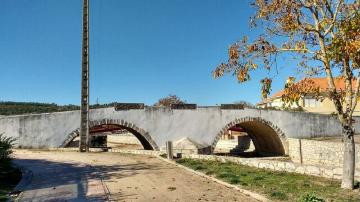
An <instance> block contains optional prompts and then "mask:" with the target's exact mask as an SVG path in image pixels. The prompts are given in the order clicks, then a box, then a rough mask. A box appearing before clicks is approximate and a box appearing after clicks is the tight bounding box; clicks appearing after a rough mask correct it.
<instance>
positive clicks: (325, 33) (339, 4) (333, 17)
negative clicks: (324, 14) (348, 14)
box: [324, 0, 343, 36]
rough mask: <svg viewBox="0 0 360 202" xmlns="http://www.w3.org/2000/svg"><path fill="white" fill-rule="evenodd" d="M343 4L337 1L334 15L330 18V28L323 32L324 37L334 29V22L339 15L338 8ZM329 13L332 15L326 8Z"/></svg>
mask: <svg viewBox="0 0 360 202" xmlns="http://www.w3.org/2000/svg"><path fill="white" fill-rule="evenodd" d="M342 3H343V0H339V3H338V4H337V6H336V8H335V12H334V14H333V15H332V16H331V17H332V22H331V25H330V27H328V28H327V29H326V30H325V32H324V36H326V35H327V34H328V33H329V32H330V31H331V30H332V29H333V28H334V25H335V21H336V18H337V15H338V13H339V9H340V6H341V4H342ZM328 10H329V12H330V13H332V11H331V8H328Z"/></svg>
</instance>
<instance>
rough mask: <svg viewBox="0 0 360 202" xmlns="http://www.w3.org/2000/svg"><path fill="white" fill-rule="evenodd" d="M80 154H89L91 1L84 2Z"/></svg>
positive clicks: (85, 0)
mask: <svg viewBox="0 0 360 202" xmlns="http://www.w3.org/2000/svg"><path fill="white" fill-rule="evenodd" d="M79 149H80V152H89V0H83V30H82V59H81V106H80V145H79Z"/></svg>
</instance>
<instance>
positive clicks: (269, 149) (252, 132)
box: [211, 117, 288, 155]
mask: <svg viewBox="0 0 360 202" xmlns="http://www.w3.org/2000/svg"><path fill="white" fill-rule="evenodd" d="M235 125H238V126H240V127H242V128H243V129H245V131H246V132H247V133H248V135H249V136H250V137H251V139H252V141H253V143H254V146H255V149H256V150H257V152H259V153H263V154H273V155H286V154H288V149H287V148H288V147H287V141H286V136H285V134H284V133H283V132H282V131H281V129H280V128H279V127H277V126H276V125H274V124H273V123H271V122H270V121H267V120H265V119H263V118H260V117H244V118H239V119H235V120H234V121H231V122H230V123H228V124H227V125H225V126H224V127H223V128H222V129H221V131H220V132H219V133H218V134H217V135H216V137H215V139H214V141H213V143H212V145H211V151H214V149H215V146H216V144H217V142H218V141H219V139H220V138H221V136H222V135H223V134H225V133H226V132H227V131H228V130H229V129H230V128H231V127H233V126H235Z"/></svg>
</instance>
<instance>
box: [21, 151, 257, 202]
mask: <svg viewBox="0 0 360 202" xmlns="http://www.w3.org/2000/svg"><path fill="white" fill-rule="evenodd" d="M15 158H16V160H15V162H16V163H17V164H18V165H21V166H24V167H26V168H28V169H30V170H32V171H33V178H32V180H31V182H30V184H29V185H27V186H26V187H25V191H24V193H23V194H22V196H21V198H20V201H107V200H110V201H144V202H145V201H146V202H148V201H186V202H188V201H247V202H251V201H254V200H253V199H251V198H249V197H247V196H244V195H243V194H241V193H239V192H237V191H235V190H233V189H230V188H227V187H225V186H222V185H219V184H217V183H215V182H212V181H209V180H207V179H205V178H202V177H200V176H197V175H194V174H192V173H190V172H188V171H186V170H183V169H181V168H178V167H176V166H174V165H171V164H168V163H166V162H164V161H162V160H159V159H157V158H155V157H150V156H140V155H130V154H119V153H88V154H85V153H78V152H43V151H29V150H17V151H16V152H15Z"/></svg>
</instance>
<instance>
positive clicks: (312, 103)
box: [304, 98, 320, 107]
mask: <svg viewBox="0 0 360 202" xmlns="http://www.w3.org/2000/svg"><path fill="white" fill-rule="evenodd" d="M304 107H320V100H316V99H315V98H304Z"/></svg>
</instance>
